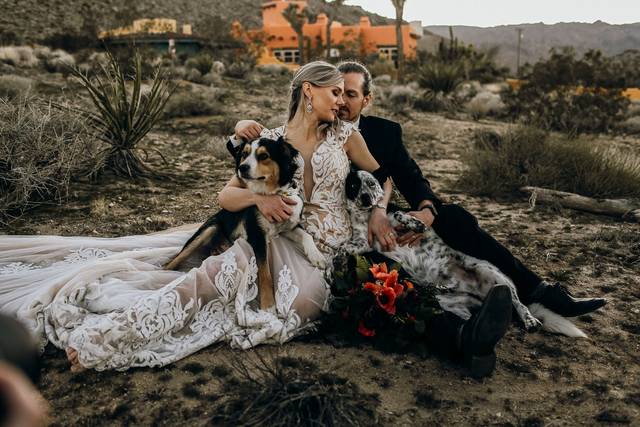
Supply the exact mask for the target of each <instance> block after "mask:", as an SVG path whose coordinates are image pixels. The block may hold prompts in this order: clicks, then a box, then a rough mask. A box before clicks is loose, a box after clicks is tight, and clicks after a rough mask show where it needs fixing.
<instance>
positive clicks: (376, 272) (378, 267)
mask: <svg viewBox="0 0 640 427" xmlns="http://www.w3.org/2000/svg"><path fill="white" fill-rule="evenodd" d="M369 271H370V272H371V274H373V277H374V279H380V280H385V279H386V278H387V275H388V273H389V271H388V270H387V263H386V262H383V263H382V264H373V265H372V266H371V268H370V269H369Z"/></svg>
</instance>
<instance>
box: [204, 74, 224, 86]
mask: <svg viewBox="0 0 640 427" xmlns="http://www.w3.org/2000/svg"><path fill="white" fill-rule="evenodd" d="M200 83H201V84H204V85H209V86H220V85H221V84H222V77H220V74H216V73H207V74H205V75H204V76H202V77H201V78H200Z"/></svg>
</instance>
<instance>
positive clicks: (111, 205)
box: [107, 202, 116, 208]
mask: <svg viewBox="0 0 640 427" xmlns="http://www.w3.org/2000/svg"><path fill="white" fill-rule="evenodd" d="M115 205H116V204H115V203H113V202H111V203H109V204H108V205H107V206H109V207H110V208H112V207H114V206H115Z"/></svg>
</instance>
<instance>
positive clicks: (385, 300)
mask: <svg viewBox="0 0 640 427" xmlns="http://www.w3.org/2000/svg"><path fill="white" fill-rule="evenodd" d="M376 301H377V302H378V305H379V306H380V308H382V309H383V310H384V311H386V312H387V313H388V314H391V315H393V314H396V293H395V291H394V290H393V289H392V288H387V287H383V288H382V291H381V292H380V294H379V295H377V296H376Z"/></svg>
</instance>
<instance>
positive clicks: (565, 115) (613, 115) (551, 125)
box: [503, 84, 629, 137]
mask: <svg viewBox="0 0 640 427" xmlns="http://www.w3.org/2000/svg"><path fill="white" fill-rule="evenodd" d="M503 99H504V101H505V104H506V105H507V114H508V115H509V116H510V117H512V118H514V119H519V120H520V121H522V122H523V123H526V124H531V125H535V126H539V127H542V128H543V129H549V130H557V131H560V132H564V133H566V134H568V135H570V136H572V137H573V136H577V135H579V134H581V133H595V132H608V131H610V130H611V129H612V128H613V127H614V126H615V124H616V123H618V122H620V121H622V120H624V117H625V112H626V109H627V107H628V105H629V100H628V99H627V98H625V97H624V96H622V94H621V92H620V90H616V89H596V90H585V91H583V92H582V93H577V92H576V90H575V88H571V87H559V88H557V89H556V90H554V91H552V92H546V91H545V90H544V89H542V88H540V87H536V86H533V85H530V84H527V85H524V86H523V87H522V88H521V89H520V90H519V91H518V92H510V93H505V95H504V97H503Z"/></svg>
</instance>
